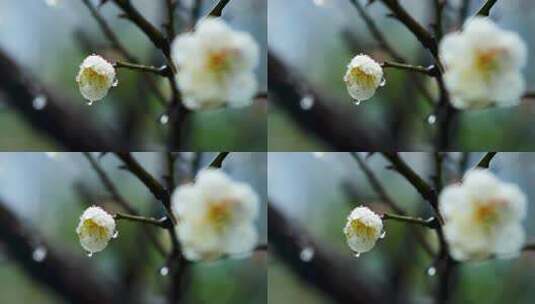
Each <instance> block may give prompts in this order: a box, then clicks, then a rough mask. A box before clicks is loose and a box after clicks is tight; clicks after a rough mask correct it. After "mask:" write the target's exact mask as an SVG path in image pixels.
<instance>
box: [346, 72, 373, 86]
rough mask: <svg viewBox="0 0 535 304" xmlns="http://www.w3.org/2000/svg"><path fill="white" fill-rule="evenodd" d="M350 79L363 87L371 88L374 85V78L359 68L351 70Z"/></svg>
mask: <svg viewBox="0 0 535 304" xmlns="http://www.w3.org/2000/svg"><path fill="white" fill-rule="evenodd" d="M351 79H353V81H354V82H356V83H357V84H358V85H360V86H363V87H373V86H374V85H375V77H374V76H373V75H372V74H368V73H366V72H364V71H363V70H361V69H359V68H353V69H351Z"/></svg>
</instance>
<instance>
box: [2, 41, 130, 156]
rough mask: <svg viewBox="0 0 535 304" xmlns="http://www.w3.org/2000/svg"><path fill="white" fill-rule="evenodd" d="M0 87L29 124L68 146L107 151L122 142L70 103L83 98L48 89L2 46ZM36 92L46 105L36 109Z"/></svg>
mask: <svg viewBox="0 0 535 304" xmlns="http://www.w3.org/2000/svg"><path fill="white" fill-rule="evenodd" d="M0 91H2V92H4V93H5V94H6V97H7V98H5V101H6V102H7V103H8V104H9V105H10V106H12V107H13V108H14V109H16V110H17V111H18V112H19V113H20V114H21V115H22V117H23V118H24V119H25V120H26V121H27V122H29V123H30V124H31V126H32V127H34V128H35V129H37V130H39V131H42V132H44V133H46V134H48V135H49V136H50V137H51V138H53V139H54V140H55V141H56V142H58V143H59V144H60V145H62V146H63V147H65V148H66V149H68V150H75V151H95V150H98V151H106V150H115V149H119V148H120V147H122V146H123V143H122V142H121V140H120V139H118V140H116V141H113V142H112V141H111V140H109V138H107V137H105V136H104V135H103V134H101V133H100V132H99V130H97V129H95V127H94V126H95V124H94V123H92V122H90V121H88V120H87V119H86V116H87V114H82V113H80V112H78V111H75V110H74V109H73V108H71V107H70V106H69V105H71V104H76V103H79V104H81V103H83V102H82V101H75V100H66V99H64V98H62V97H61V96H59V95H57V94H55V93H53V92H52V91H50V90H48V89H47V88H46V87H45V86H44V85H43V84H41V83H39V82H38V81H37V80H36V79H33V78H32V77H30V76H29V74H28V73H27V72H26V71H24V70H23V69H22V68H21V67H20V66H19V65H18V64H17V63H15V61H13V60H12V59H11V58H10V57H9V56H8V55H7V54H6V53H5V52H4V51H3V50H0ZM38 96H41V97H44V98H46V106H45V107H44V108H42V109H39V110H38V109H36V108H35V107H34V104H33V102H34V100H35V98H36V97H38ZM86 111H87V109H86ZM108 133H111V132H108Z"/></svg>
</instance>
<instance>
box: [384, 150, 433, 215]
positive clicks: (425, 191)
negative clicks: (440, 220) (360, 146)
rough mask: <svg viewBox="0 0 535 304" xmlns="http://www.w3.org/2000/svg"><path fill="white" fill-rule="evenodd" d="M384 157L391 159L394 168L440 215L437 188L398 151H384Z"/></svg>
mask: <svg viewBox="0 0 535 304" xmlns="http://www.w3.org/2000/svg"><path fill="white" fill-rule="evenodd" d="M383 155H384V157H385V158H386V159H388V160H389V161H390V163H391V164H392V168H393V169H394V170H396V171H397V172H398V173H399V174H401V176H403V177H405V179H406V180H407V181H408V182H409V183H410V184H411V185H412V186H413V187H414V188H415V189H416V191H418V193H420V195H421V196H422V197H423V198H424V199H425V200H426V201H427V202H429V204H430V205H431V207H433V209H434V210H435V212H436V214H437V216H440V214H439V212H438V197H437V193H436V192H435V190H434V189H433V188H432V187H431V186H430V185H429V184H428V183H427V182H426V181H424V180H423V179H422V178H421V177H420V176H419V175H418V174H416V172H414V170H412V168H411V167H409V166H408V165H407V163H405V161H403V159H401V157H400V156H399V155H398V154H397V153H389V152H386V153H383Z"/></svg>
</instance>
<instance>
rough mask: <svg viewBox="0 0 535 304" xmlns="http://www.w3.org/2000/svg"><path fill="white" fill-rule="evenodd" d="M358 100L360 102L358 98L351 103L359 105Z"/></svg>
mask: <svg viewBox="0 0 535 304" xmlns="http://www.w3.org/2000/svg"><path fill="white" fill-rule="evenodd" d="M360 102H361V101H360V100H354V101H353V104H354V105H356V106H360Z"/></svg>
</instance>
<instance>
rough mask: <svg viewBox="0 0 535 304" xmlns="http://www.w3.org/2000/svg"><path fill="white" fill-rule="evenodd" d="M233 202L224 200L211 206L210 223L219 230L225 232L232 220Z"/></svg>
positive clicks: (208, 216)
mask: <svg viewBox="0 0 535 304" xmlns="http://www.w3.org/2000/svg"><path fill="white" fill-rule="evenodd" d="M231 205H232V201H230V200H223V201H221V202H217V203H213V204H210V207H208V214H207V218H208V221H209V222H210V223H211V224H212V225H213V226H214V227H215V228H216V229H217V230H223V229H224V228H225V226H226V225H227V224H228V223H229V222H230V221H231V220H232V210H231Z"/></svg>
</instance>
